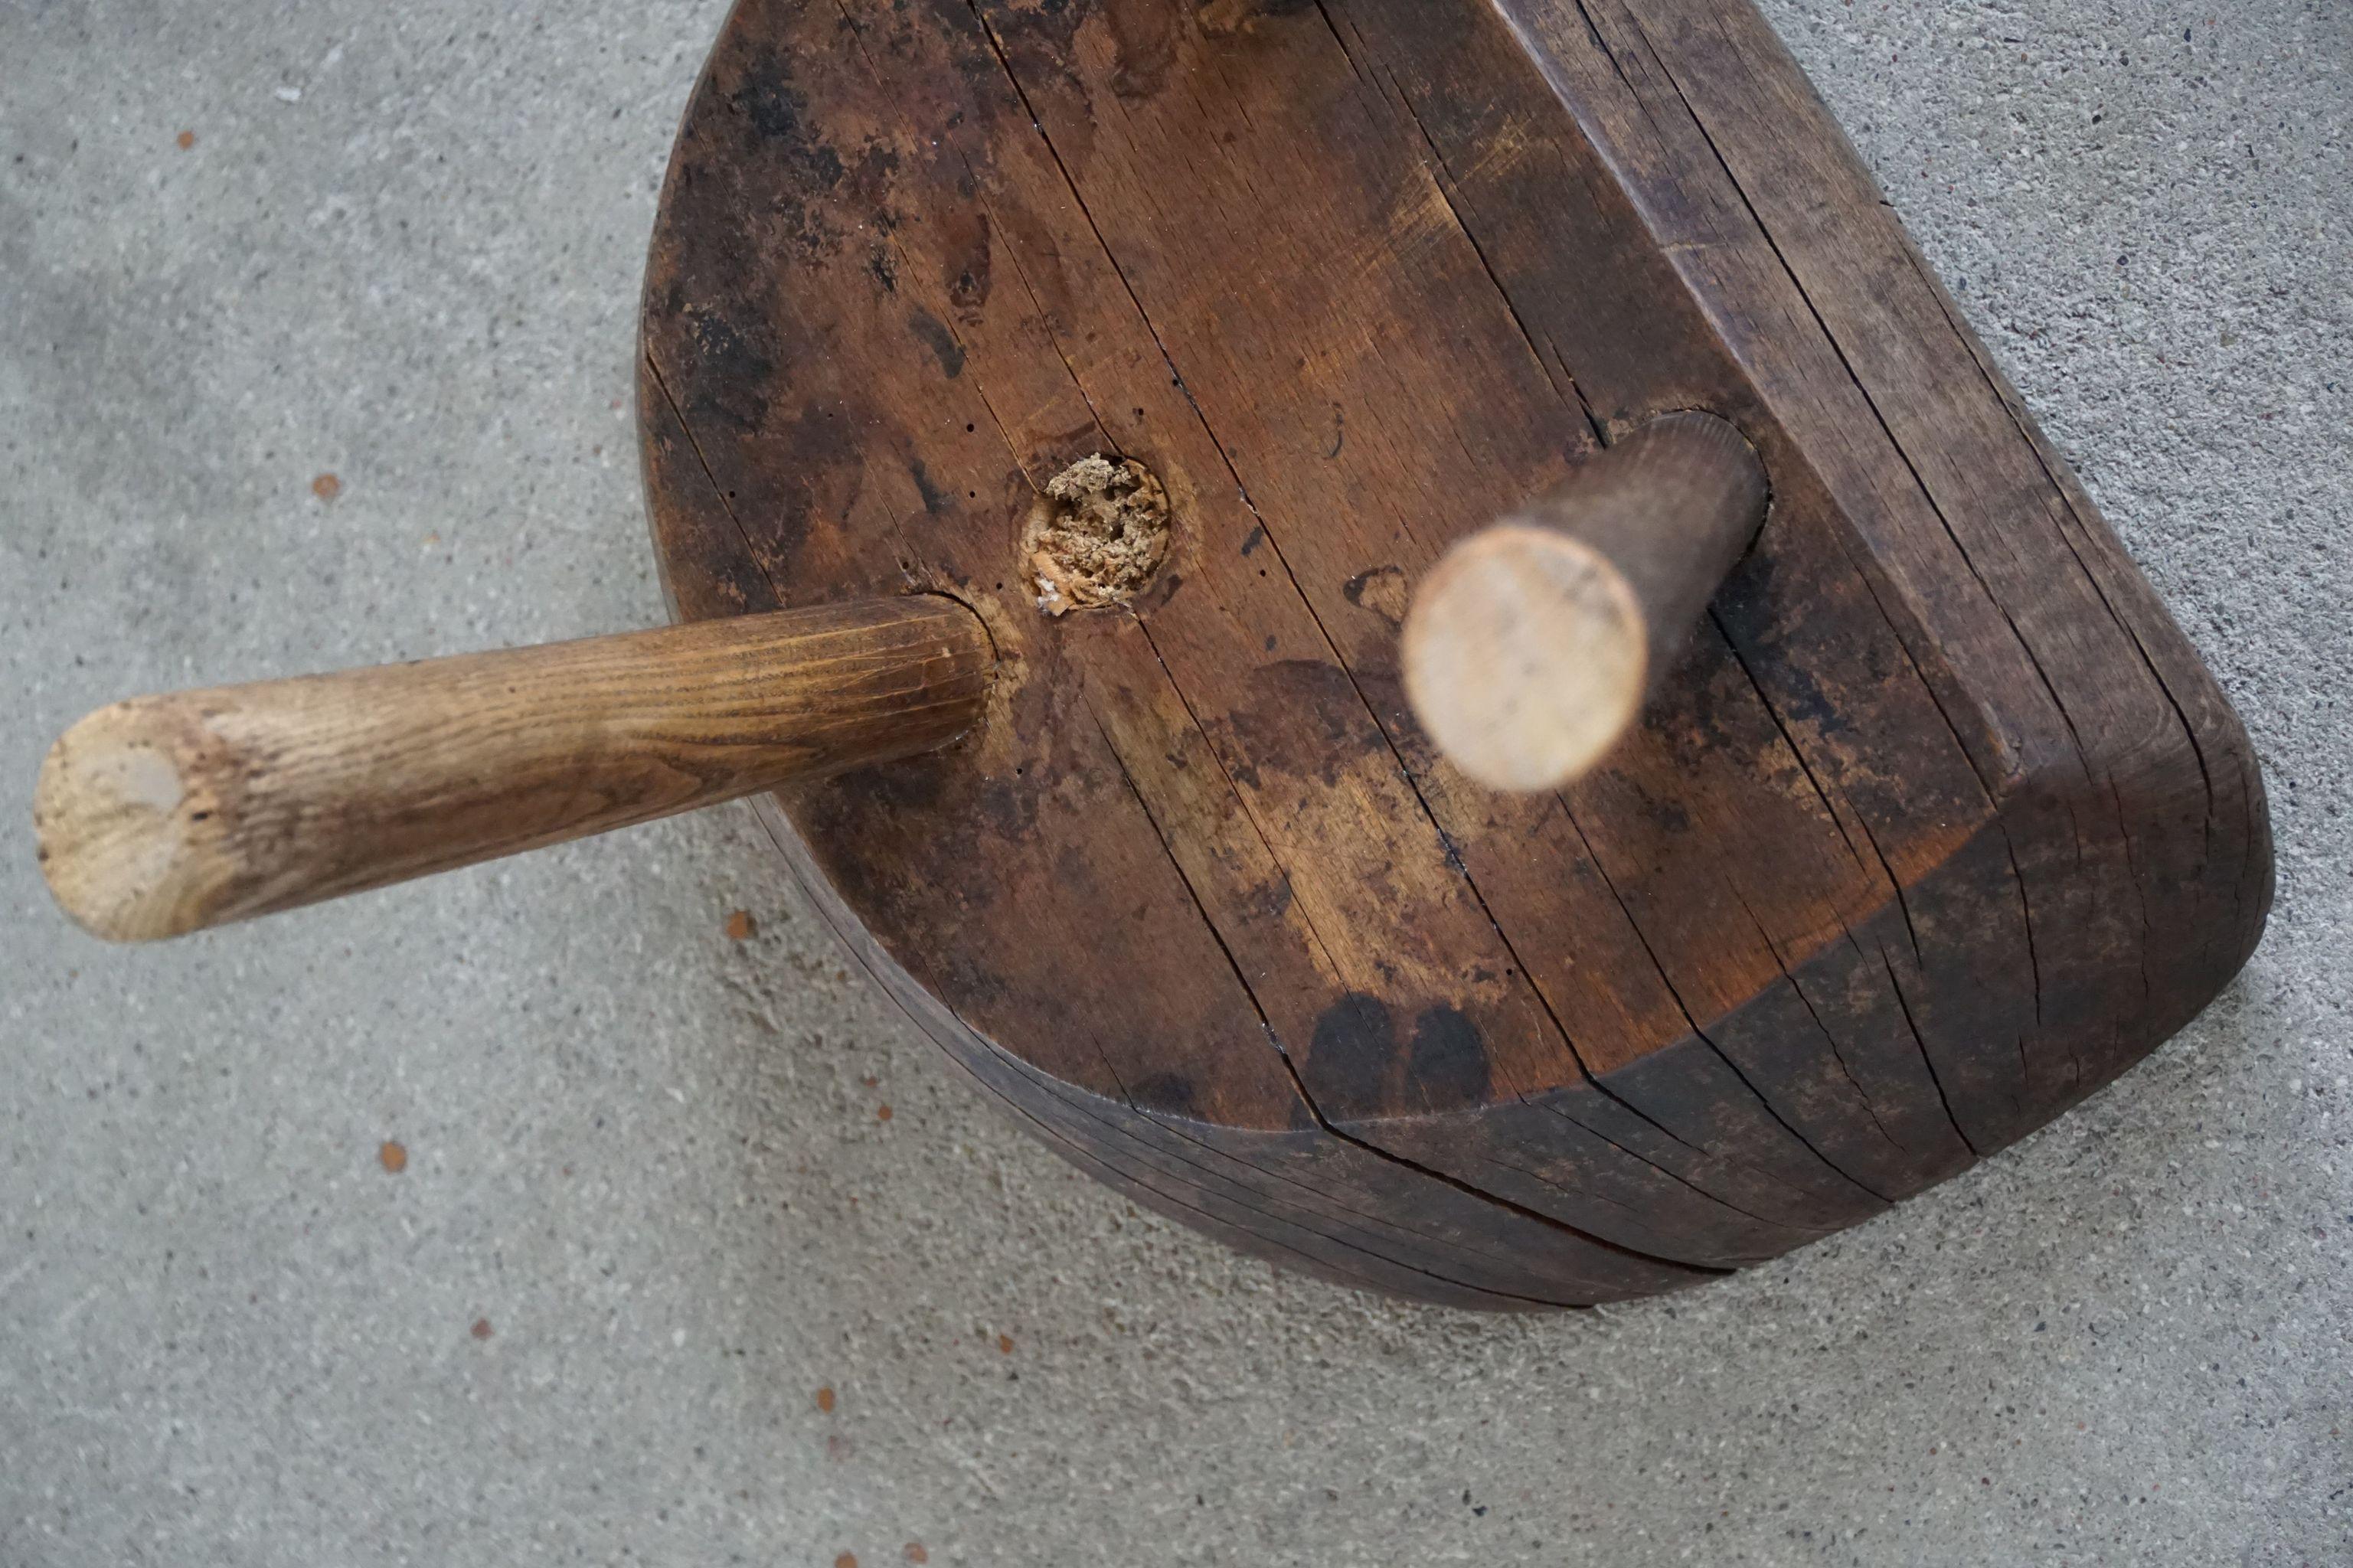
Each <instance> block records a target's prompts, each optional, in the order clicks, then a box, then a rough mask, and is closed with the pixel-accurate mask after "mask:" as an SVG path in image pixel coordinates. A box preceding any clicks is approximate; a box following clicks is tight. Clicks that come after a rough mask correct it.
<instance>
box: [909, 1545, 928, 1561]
mask: <svg viewBox="0 0 2353 1568" xmlns="http://www.w3.org/2000/svg"><path fill="white" fill-rule="evenodd" d="M906 1557H907V1561H908V1562H910V1563H929V1562H930V1561H931V1560H932V1554H931V1553H930V1552H926V1551H924V1550H923V1542H920V1541H910V1542H907V1552H906Z"/></svg>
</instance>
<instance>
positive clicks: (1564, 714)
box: [1404, 523, 1650, 792]
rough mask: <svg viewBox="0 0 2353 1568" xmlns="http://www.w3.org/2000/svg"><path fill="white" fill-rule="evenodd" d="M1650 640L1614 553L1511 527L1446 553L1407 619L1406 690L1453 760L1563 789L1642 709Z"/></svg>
mask: <svg viewBox="0 0 2353 1568" xmlns="http://www.w3.org/2000/svg"><path fill="white" fill-rule="evenodd" d="M1649 644H1650V639H1649V634H1648V629H1647V626H1646V625H1645V623H1644V621H1643V617H1642V611H1641V604H1640V602H1639V601H1638V599H1637V598H1636V596H1635V595H1634V592H1633V590H1632V589H1631V588H1630V586H1629V585H1628V584H1627V582H1626V580H1625V578H1624V576H1623V575H1622V574H1620V572H1619V571H1618V569H1617V568H1616V567H1615V566H1613V565H1612V564H1611V563H1609V560H1608V558H1607V557H1605V556H1603V555H1602V554H1601V553H1600V552H1599V551H1596V550H1594V549H1593V548H1591V547H1590V546H1588V545H1587V544H1584V543H1582V542H1579V541H1577V540H1576V539H1573V538H1570V537H1568V536H1567V535H1566V534H1563V533H1560V532H1558V531H1555V530H1552V529H1548V528H1540V527H1531V526H1526V525H1523V524H1517V523H1504V524H1500V525H1498V526H1496V527H1493V528H1490V529H1487V530H1485V531H1482V532H1481V533H1479V534H1476V535H1474V536H1473V537H1472V538H1470V539H1466V540H1464V541H1463V542H1461V543H1460V544H1458V545H1456V546H1455V547H1454V548H1453V549H1452V550H1451V551H1450V552H1447V555H1446V557H1445V558H1444V559H1443V560H1441V561H1440V563H1438V565H1437V567H1436V569H1435V570H1433V571H1432V572H1431V573H1430V577H1429V578H1428V580H1427V581H1425V582H1424V583H1423V584H1422V585H1421V589H1420V592H1419V594H1417V595H1415V598H1414V605H1413V609H1412V612H1411V614H1410V615H1409V616H1408V617H1407V619H1406V626H1405V646H1404V656H1405V687H1406V695H1407V697H1408V698H1409V700H1411V702H1412V703H1413V709H1414V713H1415V715H1416V717H1418V718H1419V720H1420V721H1421V725H1422V728H1423V729H1424V730H1425V731H1428V732H1429V734H1430V739H1431V740H1432V741H1434V742H1437V745H1438V748H1439V750H1440V751H1441V752H1444V753H1445V754H1446V757H1447V759H1448V760H1449V761H1450V762H1451V763H1454V765H1455V766H1456V767H1459V768H1461V770H1462V771H1463V772H1464V773H1467V774H1469V775H1470V776H1471V777H1472V778H1473V779H1475V780H1477V781H1478V782H1479V783H1481V784H1485V785H1487V786H1489V787H1490V788H1493V789H1501V790H1516V791H1523V792H1535V791H1541V790H1549V789H1556V788H1558V787H1560V786H1561V785H1562V784H1567V783H1569V782H1570V781H1572V780H1574V779H1576V778H1577V777H1579V776H1581V775H1582V774H1584V773H1587V772H1588V771H1589V770H1590V769H1591V768H1592V767H1593V766H1594V765H1595V764H1596V763H1599V761H1600V760H1601V758H1602V757H1603V756H1604V755H1605V754H1607V753H1608V752H1609V748H1610V747H1611V746H1613V745H1615V744H1616V743H1617V742H1618V738H1619V737H1620V735H1622V734H1624V733H1625V731H1626V730H1627V728H1628V727H1629V726H1630V725H1631V724H1632V723H1633V721H1634V718H1635V715H1636V714H1637V713H1638V712H1640V711H1641V706H1642V691H1643V687H1644V684H1645V682H1646V680H1647V679H1648V675H1649V665H1650V652H1649Z"/></svg>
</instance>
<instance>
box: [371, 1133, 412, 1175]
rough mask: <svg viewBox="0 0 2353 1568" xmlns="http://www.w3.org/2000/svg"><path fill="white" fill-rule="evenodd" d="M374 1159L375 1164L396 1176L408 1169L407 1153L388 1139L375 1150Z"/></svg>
mask: <svg viewBox="0 0 2353 1568" xmlns="http://www.w3.org/2000/svg"><path fill="white" fill-rule="evenodd" d="M375 1157H376V1163H379V1164H381V1165H382V1166H383V1167H384V1168H385V1170H387V1171H390V1172H391V1173H393V1174H394V1175H398V1174H400V1173H401V1172H403V1171H406V1169H408V1151H407V1150H406V1148H404V1147H403V1146H402V1145H400V1144H399V1143H396V1142H394V1141H393V1140H391V1139H389V1138H387V1139H385V1141H384V1142H383V1143H382V1144H381V1145H380V1146H379V1147H378V1148H377V1149H376V1152H375Z"/></svg>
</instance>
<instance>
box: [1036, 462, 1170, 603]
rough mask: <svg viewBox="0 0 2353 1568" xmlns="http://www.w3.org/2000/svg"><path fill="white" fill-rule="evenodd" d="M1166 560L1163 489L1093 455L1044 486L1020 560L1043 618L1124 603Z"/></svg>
mask: <svg viewBox="0 0 2353 1568" xmlns="http://www.w3.org/2000/svg"><path fill="white" fill-rule="evenodd" d="M1167 557H1168V492H1167V491H1166V489H1163V488H1161V484H1160V481H1159V480H1158V479H1155V478H1154V477H1153V474H1152V470H1151V469H1149V468H1145V466H1144V465H1143V464H1141V463H1138V462H1135V461H1134V460H1133V459H1131V458H1106V457H1104V456H1103V454H1102V453H1100V452H1098V453H1096V454H1095V455H1094V456H1093V457H1091V458H1080V459H1079V460H1078V461H1077V462H1075V463H1072V464H1071V466H1070V467H1069V468H1064V469H1063V470H1062V471H1061V472H1060V473H1059V474H1057V475H1055V476H1054V477H1053V478H1052V479H1050V480H1048V481H1047V484H1046V493H1045V494H1044V495H1043V496H1041V497H1039V500H1038V501H1037V503H1036V504H1035V505H1034V506H1032V507H1031V508H1030V509H1029V527H1028V528H1026V529H1025V530H1024V531H1022V535H1021V559H1022V562H1023V563H1024V565H1025V566H1026V568H1027V569H1028V571H1029V575H1030V579H1031V581H1032V582H1034V583H1035V584H1037V587H1038V608H1039V610H1040V611H1042V612H1044V613H1045V614H1047V615H1050V616H1060V615H1062V614H1065V613H1066V612H1068V611H1071V610H1092V609H1102V608H1104V607H1106V606H1109V605H1124V604H1126V603H1127V602H1128V601H1129V600H1130V599H1133V598H1134V597H1135V595H1137V593H1139V592H1140V591H1142V589H1143V588H1144V585H1145V584H1147V583H1149V582H1151V581H1152V574H1154V573H1155V572H1157V571H1158V570H1160V563H1162V562H1163V561H1165V560H1166V559H1167Z"/></svg>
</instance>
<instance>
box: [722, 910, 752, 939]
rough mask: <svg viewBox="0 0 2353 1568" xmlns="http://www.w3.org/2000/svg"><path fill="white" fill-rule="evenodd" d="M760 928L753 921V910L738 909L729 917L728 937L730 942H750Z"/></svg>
mask: <svg viewBox="0 0 2353 1568" xmlns="http://www.w3.org/2000/svg"><path fill="white" fill-rule="evenodd" d="M759 929H760V928H759V927H758V926H757V925H755V924H754V923H753V921H752V911H751V910H736V911H735V912H734V913H733V914H732V915H729V916H728V917H727V938H728V940H729V941H730V942H749V941H751V940H752V933H753V932H754V931H758V930H759Z"/></svg>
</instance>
